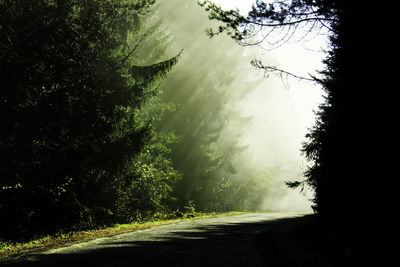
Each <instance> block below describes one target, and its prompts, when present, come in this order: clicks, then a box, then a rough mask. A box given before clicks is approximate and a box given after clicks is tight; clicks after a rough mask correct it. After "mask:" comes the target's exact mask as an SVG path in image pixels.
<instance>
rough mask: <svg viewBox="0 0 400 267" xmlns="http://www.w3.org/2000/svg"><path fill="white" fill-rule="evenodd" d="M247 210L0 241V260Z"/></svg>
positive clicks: (196, 214) (199, 214) (201, 214)
mask: <svg viewBox="0 0 400 267" xmlns="http://www.w3.org/2000/svg"><path fill="white" fill-rule="evenodd" d="M246 213H249V212H225V213H217V212H212V213H198V212H195V213H190V214H182V215H181V217H178V218H173V219H150V220H147V221H143V222H132V223H129V224H116V225H114V226H112V227H106V228H98V229H93V230H87V231H76V232H68V233H64V232H59V233H57V234H55V235H48V236H44V237H41V238H38V239H33V240H30V241H29V242H23V243H13V242H1V241H0V261H4V260H8V259H10V258H14V257H18V256H20V255H24V254H28V253H33V252H39V251H42V250H47V249H53V248H58V247H62V246H67V245H72V244H74V243H78V242H85V241H90V240H93V239H97V238H102V237H108V236H112V235H117V234H123V233H127V232H132V231H137V230H143V229H148V228H151V227H155V226H160V225H167V224H172V223H175V222H179V221H185V220H196V219H205V218H213V217H219V216H233V215H240V214H246Z"/></svg>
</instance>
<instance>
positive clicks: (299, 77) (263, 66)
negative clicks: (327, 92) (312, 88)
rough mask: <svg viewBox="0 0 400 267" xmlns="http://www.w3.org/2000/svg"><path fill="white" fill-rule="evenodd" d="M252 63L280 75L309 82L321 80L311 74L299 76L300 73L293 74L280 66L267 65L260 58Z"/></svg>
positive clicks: (266, 71) (267, 71)
mask: <svg viewBox="0 0 400 267" xmlns="http://www.w3.org/2000/svg"><path fill="white" fill-rule="evenodd" d="M251 64H252V65H253V66H254V67H256V68H259V69H263V70H264V71H265V73H278V74H279V76H280V77H283V76H290V77H293V78H296V79H298V80H304V81H309V82H320V80H319V79H317V78H315V77H314V76H312V75H311V74H309V75H310V78H309V77H304V76H299V75H296V74H293V73H291V72H289V71H286V70H282V69H279V68H277V67H274V66H265V65H264V64H262V63H261V61H259V60H252V61H251Z"/></svg>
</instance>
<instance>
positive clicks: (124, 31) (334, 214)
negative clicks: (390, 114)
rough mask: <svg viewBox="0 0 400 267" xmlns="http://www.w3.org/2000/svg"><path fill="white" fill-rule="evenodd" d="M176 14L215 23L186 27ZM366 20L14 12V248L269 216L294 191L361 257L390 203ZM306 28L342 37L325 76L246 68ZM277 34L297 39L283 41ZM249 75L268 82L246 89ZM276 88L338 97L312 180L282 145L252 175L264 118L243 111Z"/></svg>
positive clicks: (116, 8)
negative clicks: (134, 227) (257, 93)
mask: <svg viewBox="0 0 400 267" xmlns="http://www.w3.org/2000/svg"><path fill="white" fill-rule="evenodd" d="M177 5H180V6H181V7H183V8H185V9H186V10H187V11H185V12H187V13H188V14H189V13H190V12H195V11H193V10H194V9H196V10H200V11H202V12H203V13H204V14H203V15H205V16H204V17H203V20H199V21H194V20H193V19H191V18H190V17H189V16H188V19H187V20H186V21H185V23H182V21H178V19H177V18H178V17H179V16H180V15H181V13H182V12H183V11H180V10H182V9H178V8H177ZM364 9H366V10H362V8H361V7H360V6H358V5H356V4H354V3H353V4H352V3H350V1H344V0H336V1H327V0H315V1H308V0H292V1H272V2H271V3H269V2H268V1H256V2H255V4H254V5H253V8H252V9H251V11H250V12H249V13H248V15H243V14H241V13H240V12H239V10H230V11H229V10H228V11H226V10H223V9H222V8H221V7H220V6H218V5H216V4H214V3H213V2H212V1H199V2H198V3H197V1H188V2H185V3H182V1H181V2H179V1H175V0H174V1H169V3H168V4H166V1H156V0H107V1H103V0H79V1H76V0H63V1H60V0H37V1H31V0H2V1H0V49H1V54H0V66H1V67H0V75H1V76H0V77H1V94H0V118H1V120H0V121H1V124H0V162H1V164H0V218H1V219H0V241H26V240H30V239H32V238H36V237H40V236H43V235H47V234H54V233H57V232H59V231H61V230H63V231H76V230H84V229H93V228H97V227H102V226H107V225H113V224H116V223H127V222H132V221H141V220H147V219H157V218H169V217H174V216H181V214H182V213H191V212H194V211H202V212H223V211H257V210H260V209H261V208H262V207H263V206H264V207H265V202H266V201H267V200H268V199H269V200H271V199H272V197H271V196H274V198H276V199H282V198H283V197H284V196H283V195H282V194H286V193H281V192H282V191H281V188H282V186H283V187H286V186H287V187H289V188H293V189H296V188H297V189H304V188H307V187H308V188H311V189H312V191H313V192H314V194H313V197H312V199H311V200H312V209H313V211H314V212H315V213H316V214H317V215H318V218H319V219H320V220H321V223H322V224H324V225H328V228H329V229H331V230H329V231H331V232H332V233H333V234H332V236H335V238H338V239H346V242H348V243H349V244H350V245H349V246H353V245H354V244H362V241H360V240H365V239H366V236H365V232H366V231H368V230H367V229H368V228H369V227H370V226H371V225H373V224H374V222H375V221H374V220H373V219H371V218H367V216H368V211H369V209H370V208H371V207H376V203H378V202H379V196H378V195H379V192H378V193H377V195H375V196H373V194H372V193H371V192H376V191H379V190H378V188H375V183H373V182H372V181H375V179H376V177H380V175H381V174H382V172H383V171H382V168H381V166H383V165H382V162H381V161H383V159H377V157H378V156H376V155H385V153H383V151H382V147H383V146H384V145H380V143H378V142H376V141H374V140H377V138H379V137H382V135H384V134H383V133H382V131H381V128H379V127H374V126H375V125H382V122H381V120H380V117H381V116H380V115H382V114H385V111H384V109H383V106H384V105H383V104H382V103H383V102H382V101H380V100H379V99H377V97H376V95H375V94H372V93H370V92H369V91H368V89H366V88H368V87H369V86H371V85H373V84H374V82H376V81H374V80H373V79H372V78H371V79H366V78H365V79H364V78H363V79H360V78H359V74H358V73H362V75H363V77H375V73H374V70H373V69H371V68H369V67H368V66H371V62H372V61H373V60H374V56H373V55H369V57H366V55H365V53H364V52H361V50H362V49H360V40H365V36H367V31H368V27H362V26H360V23H359V22H360V21H363V16H362V14H366V13H367V11H368V7H364ZM196 12H197V11H196ZM168 14H169V16H168ZM207 16H208V17H207ZM302 27H303V30H304V31H305V32H310V31H314V29H319V30H321V32H323V33H324V34H326V35H327V36H328V39H329V46H328V48H327V51H325V54H326V58H325V60H324V69H322V70H320V71H319V73H318V75H314V74H310V75H308V76H304V77H303V76H301V77H300V76H297V75H296V74H294V73H291V72H289V71H286V70H285V69H280V68H277V67H274V66H271V65H268V64H267V63H265V62H264V61H263V60H261V59H255V57H253V55H250V56H248V57H245V56H240V55H241V54H243V53H244V52H243V50H241V47H250V48H251V47H256V46H259V45H260V44H266V43H267V44H270V45H271V44H272V46H279V45H281V43H285V42H289V41H290V38H292V37H293V36H294V35H295V32H298V31H299V29H301V28H302ZM206 28H207V34H208V36H207V35H206V31H205V30H206ZM171 29H172V30H171ZM276 31H280V32H283V35H282V34H281V35H279V37H278V39H277V40H273V39H271V38H276V37H274V34H275V32H276ZM189 32H190V33H191V34H192V35H193V36H197V37H196V38H194V39H188V38H186V36H187V35H185V33H189ZM201 38H206V39H208V40H211V41H212V42H218V44H219V46H214V47H207V46H204V45H203V44H204V43H203V42H202V41H201V40H203V39H201ZM210 38H211V39H210ZM232 39H233V40H232ZM270 39H271V40H270ZM228 43H229V45H226V46H224V44H228ZM231 44H233V45H231ZM226 47H229V49H226ZM270 48H274V47H270ZM221 58H228V59H230V61H229V62H227V63H223V62H222V61H221ZM249 58H250V60H249ZM244 62H247V64H250V62H251V64H252V65H253V68H254V69H258V70H259V71H261V72H262V73H263V74H264V75H261V77H260V76H259V77H258V78H255V79H253V80H248V79H246V77H247V74H246V72H247V69H246V68H243V66H244ZM211 68H212V69H211ZM273 74H276V75H277V76H279V77H280V78H283V79H285V77H286V78H294V79H297V80H299V81H304V80H308V81H309V82H311V83H314V84H318V85H319V86H321V87H322V88H323V90H324V101H323V103H321V104H320V106H319V107H318V109H317V111H316V120H315V122H314V124H313V126H312V127H310V128H309V130H308V133H307V135H306V138H307V141H305V142H304V143H303V145H302V148H300V149H299V150H301V151H298V153H299V154H300V152H301V153H302V154H303V156H304V157H305V158H306V159H305V160H304V161H305V162H306V165H307V166H306V168H305V169H303V173H302V174H299V173H298V168H297V167H298V166H297V165H299V161H298V159H299V158H298V157H297V156H296V158H295V159H294V158H293V159H288V160H287V161H284V160H283V161H279V160H278V159H277V158H281V159H282V158H283V157H279V156H280V154H279V153H275V154H274V153H273V145H271V147H270V148H268V149H271V150H270V151H269V152H270V154H269V157H265V158H262V160H264V161H266V162H265V165H262V166H261V164H259V163H258V161H255V160H254V161H253V163H252V164H253V165H252V164H250V163H249V162H250V161H249V159H251V158H252V157H253V156H254V158H256V157H255V155H254V153H253V152H251V151H253V150H251V145H249V143H246V142H243V140H245V137H246V129H250V128H251V125H252V120H253V119H254V118H253V117H251V116H245V115H243V114H242V113H241V112H238V110H237V108H236V107H237V104H238V103H240V100H241V99H244V98H246V96H248V95H249V94H250V92H252V91H254V90H255V89H256V88H257V87H259V86H260V84H261V83H262V80H268V79H272V78H270V75H273ZM271 103H272V102H271V101H270V102H266V105H267V104H268V105H269V104H271ZM271 106H272V108H271V114H272V113H274V112H277V113H278V111H279V108H278V105H271ZM371 107H373V108H371ZM273 109H274V110H273ZM285 112H287V111H285ZM270 116H272V115H270ZM277 120H278V119H277ZM266 121H268V120H266ZM282 129H285V130H286V131H292V132H294V131H295V130H294V128H293V125H292V124H291V123H288V125H287V127H286V128H282ZM269 130H270V132H271V133H270V134H271V135H270V136H266V138H270V139H271V140H276V139H274V138H272V137H273V132H274V130H273V129H272V127H271V128H269ZM277 132H278V133H279V134H280V135H281V133H282V132H279V131H277ZM276 135H278V134H276ZM271 136H272V137H271ZM285 136H286V135H285ZM286 137H287V136H286ZM366 140H369V143H366ZM383 140H384V139H383ZM270 142H271V143H273V141H270ZM285 142H286V143H287V144H289V143H291V139H290V138H288V139H287V140H285ZM255 145H257V143H256V144H255ZM258 145H259V146H260V147H261V148H263V146H261V143H260V142H258ZM274 145H275V146H279V145H280V144H278V143H277V142H275V143H274ZM385 147H387V146H385ZM268 149H267V150H268ZM249 151H250V152H249ZM267 152H268V151H267ZM252 153H253V154H252ZM266 159H268V160H269V161H267V160H266ZM288 163H291V164H293V165H296V168H297V169H296V170H297V171H292V170H289V171H288V168H287V165H288ZM289 165H290V164H289ZM281 176H284V177H283V178H282V177H281ZM285 182H286V185H285ZM268 197H270V198H268ZM267 202H268V201H267ZM269 207H271V206H269ZM353 247H356V246H353Z"/></svg>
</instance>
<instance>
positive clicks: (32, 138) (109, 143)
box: [0, 0, 178, 237]
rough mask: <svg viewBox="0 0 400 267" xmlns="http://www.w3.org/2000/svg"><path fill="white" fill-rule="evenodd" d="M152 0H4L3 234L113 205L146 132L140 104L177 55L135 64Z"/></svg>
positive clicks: (27, 232)
mask: <svg viewBox="0 0 400 267" xmlns="http://www.w3.org/2000/svg"><path fill="white" fill-rule="evenodd" d="M153 4H154V1H153V0H140V1H131V0H124V1H114V0H111V1H100V0H99V1H92V0H87V1H86V0H84V1H73V0H68V1H58V0H55V1H47V0H46V1H45V0H40V1H28V0H18V1H11V0H10V1H8V0H6V1H1V3H0V10H1V11H0V15H1V19H0V38H1V39H0V40H1V41H0V48H1V50H2V53H1V55H0V57H1V58H0V64H1V66H0V68H1V83H2V89H1V90H2V92H1V99H0V113H1V114H0V117H1V122H2V123H1V126H0V127H1V131H0V149H1V165H0V177H1V182H0V203H1V204H0V213H1V214H0V216H1V218H2V220H1V224H0V228H1V235H0V236H3V237H13V235H14V237H15V236H19V237H29V236H31V235H33V234H35V233H42V232H49V231H55V230H57V229H59V228H60V227H64V226H71V225H74V224H76V223H77V222H79V221H81V222H82V221H83V222H86V223H90V222H93V221H94V220H98V221H101V220H104V218H109V219H111V218H112V217H113V216H114V215H115V214H114V212H115V211H116V210H111V209H110V208H111V207H112V205H111V204H110V203H112V202H113V201H114V200H115V197H116V196H115V195H116V191H115V190H116V188H117V187H118V185H121V184H124V183H126V182H127V180H129V179H131V178H130V175H129V169H131V168H132V164H133V163H132V158H133V157H135V156H136V155H138V154H139V152H140V151H141V150H142V149H143V147H144V145H145V143H146V142H147V140H148V139H149V138H150V136H151V131H152V130H151V125H150V124H149V123H147V122H146V123H145V122H144V121H143V120H141V119H140V113H141V107H142V104H143V103H144V102H145V100H146V99H148V98H149V97H150V96H151V95H152V94H153V93H154V92H153V91H154V90H153V89H154V85H155V81H156V80H157V79H159V78H160V77H163V76H165V74H166V73H167V72H168V71H169V70H170V69H171V67H172V66H173V65H174V64H175V63H176V62H177V60H178V57H173V58H171V59H168V60H162V61H160V62H152V64H150V65H140V64H137V63H138V62H139V61H140V59H139V54H140V51H141V48H142V47H143V45H144V44H145V43H146V41H148V37H149V34H150V30H151V29H148V30H146V29H144V27H143V23H142V22H143V21H144V18H145V16H147V15H148V14H149V13H150V12H151V6H152V5H153ZM119 188H120V189H121V188H122V187H121V186H119ZM4 218H6V219H4ZM44 218H46V219H44ZM107 220H108V219H107Z"/></svg>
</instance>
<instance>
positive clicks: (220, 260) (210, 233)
mask: <svg viewBox="0 0 400 267" xmlns="http://www.w3.org/2000/svg"><path fill="white" fill-rule="evenodd" d="M295 216H299V215H298V214H288V213H254V214H245V215H236V216H227V217H218V218H210V219H198V220H190V221H180V222H176V223H174V224H169V225H164V226H157V227H153V228H150V229H146V230H140V231H135V232H130V233H125V234H120V235H115V236H111V237H106V238H100V239H96V240H92V241H89V242H84V243H78V244H75V245H72V246H68V247H63V248H58V249H52V250H49V251H45V252H41V253H40V254H35V255H28V256H26V257H24V258H22V260H20V261H19V262H14V263H9V264H7V265H6V266H17V265H18V266H21V265H22V266H55V267H62V266H74V267H76V266H91V267H101V266H107V267H111V266H218V267H223V266H230V267H232V266H265V265H264V264H263V263H262V253H263V252H262V251H260V249H259V248H258V246H257V241H258V240H257V238H258V237H259V236H260V233H261V232H263V231H266V230H267V229H269V228H271V227H273V226H274V225H275V224H276V223H279V221H280V220H281V219H282V218H288V217H295ZM263 242H265V241H263Z"/></svg>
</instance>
